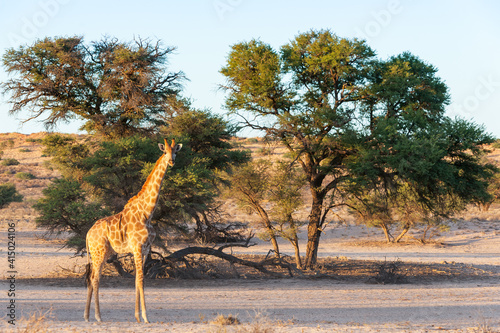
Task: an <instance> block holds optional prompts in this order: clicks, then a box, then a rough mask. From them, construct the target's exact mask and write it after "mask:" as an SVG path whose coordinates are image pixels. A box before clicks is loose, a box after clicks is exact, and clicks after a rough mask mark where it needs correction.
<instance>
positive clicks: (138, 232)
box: [83, 139, 182, 323]
mask: <svg viewBox="0 0 500 333" xmlns="http://www.w3.org/2000/svg"><path fill="white" fill-rule="evenodd" d="M158 147H159V148H160V150H161V151H162V152H163V154H162V156H161V157H160V158H159V159H158V161H156V164H155V166H154V168H153V170H152V171H151V173H150V174H149V176H148V178H147V180H146V182H145V183H144V185H143V186H142V189H141V191H140V192H139V193H138V194H137V195H136V196H134V197H133V198H131V199H130V200H129V201H128V202H127V204H126V205H125V207H124V208H123V210H122V211H121V212H120V213H118V214H116V215H113V216H108V217H105V218H103V219H100V220H98V221H97V222H96V223H95V224H94V225H93V226H92V228H90V230H89V231H88V233H87V238H86V242H87V260H88V264H87V273H86V279H87V304H86V306H85V312H84V315H83V316H84V318H85V321H89V311H90V303H91V301H92V294H93V293H95V318H96V319H97V321H98V322H100V321H101V312H100V308H99V280H100V278H101V271H102V265H103V263H104V262H105V261H106V260H107V259H108V258H109V256H110V255H111V254H113V253H132V254H133V256H134V263H135V319H136V320H137V322H140V321H141V320H140V317H139V302H140V305H141V310H142V319H143V320H144V322H145V323H149V321H148V318H147V315H146V304H145V299H144V283H143V280H144V266H143V265H144V259H145V258H146V256H147V255H148V253H149V250H150V249H151V244H152V242H153V240H154V238H155V236H156V233H155V232H154V230H153V227H152V226H151V218H152V215H153V211H154V209H155V207H156V204H157V203H158V197H159V193H160V188H161V183H162V181H163V177H164V175H165V171H166V169H167V166H169V165H170V166H173V165H174V162H175V156H176V154H177V152H178V151H179V150H180V149H181V148H182V144H177V145H176V144H175V141H174V140H172V144H171V145H168V143H167V140H166V139H165V144H161V143H160V144H158ZM91 258H92V259H91Z"/></svg>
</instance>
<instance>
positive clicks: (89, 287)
mask: <svg viewBox="0 0 500 333" xmlns="http://www.w3.org/2000/svg"><path fill="white" fill-rule="evenodd" d="M91 276H92V265H91V264H90V263H88V264H87V265H86V269H85V281H86V282H87V304H86V305H85V312H84V314H83V318H84V319H85V321H87V322H88V321H89V312H90V303H91V302H92V293H93V287H92V280H91Z"/></svg>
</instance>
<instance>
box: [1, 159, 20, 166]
mask: <svg viewBox="0 0 500 333" xmlns="http://www.w3.org/2000/svg"><path fill="white" fill-rule="evenodd" d="M18 164H19V161H18V160H16V159H15V158H6V159H4V160H2V165H4V166H9V165H18Z"/></svg>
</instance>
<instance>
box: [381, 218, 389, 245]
mask: <svg viewBox="0 0 500 333" xmlns="http://www.w3.org/2000/svg"><path fill="white" fill-rule="evenodd" d="M380 228H382V230H383V231H384V235H385V239H386V240H387V243H391V242H392V235H391V233H390V231H389V228H388V227H387V224H385V223H382V224H381V225H380Z"/></svg>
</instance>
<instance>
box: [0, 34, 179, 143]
mask: <svg viewBox="0 0 500 333" xmlns="http://www.w3.org/2000/svg"><path fill="white" fill-rule="evenodd" d="M174 49H175V48H173V47H163V46H162V45H161V43H160V42H159V41H158V42H152V41H150V40H144V39H136V40H134V41H133V42H129V43H125V42H120V41H118V40H117V39H115V38H109V37H105V38H103V39H101V40H100V41H95V42H91V43H90V45H86V44H85V43H84V41H83V37H78V36H75V37H57V38H45V39H42V40H38V41H36V42H35V43H34V44H33V45H31V46H20V47H18V48H11V49H9V50H7V52H6V53H5V54H4V55H3V57H2V60H3V66H4V67H5V69H6V71H7V72H8V73H9V74H11V76H12V78H10V79H9V80H8V81H6V82H4V83H3V85H2V88H3V92H4V93H8V94H10V102H11V103H12V109H11V111H10V112H11V113H14V114H16V113H19V112H20V111H21V110H24V109H26V110H28V111H29V114H30V116H29V118H28V119H27V120H30V119H36V118H38V120H40V119H43V122H44V124H45V125H46V127H48V128H52V127H54V125H56V124H57V123H59V122H69V121H72V120H74V119H81V120H84V121H85V123H84V125H83V128H84V129H85V130H87V131H88V132H90V133H99V134H104V135H106V136H118V137H122V136H125V135H131V134H133V133H138V132H142V133H148V132H150V131H151V130H154V129H156V128H157V127H158V126H159V125H161V124H162V119H163V118H164V117H163V112H164V109H165V108H164V104H165V103H166V101H167V99H168V97H169V96H172V95H176V94H177V93H178V92H179V89H180V87H181V83H182V81H183V80H184V79H185V77H184V74H183V73H182V72H168V70H167V60H168V56H169V55H170V54H171V53H172V52H173V51H174Z"/></svg>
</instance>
